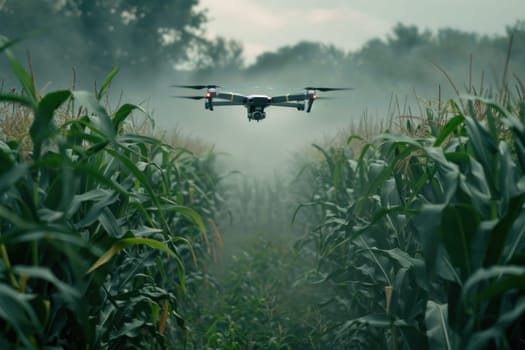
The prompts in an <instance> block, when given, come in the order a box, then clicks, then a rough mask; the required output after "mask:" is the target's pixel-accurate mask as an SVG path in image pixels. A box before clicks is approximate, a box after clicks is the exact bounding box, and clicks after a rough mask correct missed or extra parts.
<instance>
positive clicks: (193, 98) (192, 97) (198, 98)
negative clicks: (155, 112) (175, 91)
mask: <svg viewBox="0 0 525 350" xmlns="http://www.w3.org/2000/svg"><path fill="white" fill-rule="evenodd" d="M171 97H176V98H188V99H190V100H202V99H203V98H207V97H206V96H202V95H200V96H171Z"/></svg>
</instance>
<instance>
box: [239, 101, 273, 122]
mask: <svg viewBox="0 0 525 350" xmlns="http://www.w3.org/2000/svg"><path fill="white" fill-rule="evenodd" d="M271 103H272V98H271V97H269V96H265V95H249V96H246V104H245V106H246V109H247V110H248V120H249V121H251V120H257V121H259V120H263V119H264V118H266V112H265V111H264V108H266V107H267V106H269V105H270V104H271Z"/></svg>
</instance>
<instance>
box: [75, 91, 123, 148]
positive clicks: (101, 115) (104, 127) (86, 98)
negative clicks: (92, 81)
mask: <svg viewBox="0 0 525 350" xmlns="http://www.w3.org/2000/svg"><path fill="white" fill-rule="evenodd" d="M73 97H74V99H75V100H76V101H78V103H79V104H80V105H81V106H83V107H84V108H86V109H87V112H88V115H87V116H88V118H89V120H90V121H91V123H92V124H93V126H94V127H95V128H96V129H97V130H99V131H100V132H101V133H102V135H104V136H105V137H106V138H107V139H108V140H109V141H111V142H114V141H115V136H116V132H115V128H114V127H113V123H112V122H111V118H110V117H109V115H108V113H107V112H106V110H105V109H104V107H102V105H101V104H100V102H99V101H98V100H97V98H96V96H95V95H94V94H92V93H90V92H87V91H74V92H73Z"/></svg>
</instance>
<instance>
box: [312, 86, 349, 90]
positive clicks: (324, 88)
mask: <svg viewBox="0 0 525 350" xmlns="http://www.w3.org/2000/svg"><path fill="white" fill-rule="evenodd" d="M304 89H305V90H317V91H338V90H353V89H354V88H347V87H344V88H340V87H337V88H330V87H315V86H307V87H305V88H304Z"/></svg>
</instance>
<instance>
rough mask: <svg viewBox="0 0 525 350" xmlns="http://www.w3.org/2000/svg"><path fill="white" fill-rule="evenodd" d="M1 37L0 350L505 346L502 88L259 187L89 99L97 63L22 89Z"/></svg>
mask: <svg viewBox="0 0 525 350" xmlns="http://www.w3.org/2000/svg"><path fill="white" fill-rule="evenodd" d="M13 44H14V42H10V41H7V40H4V41H3V42H0V52H2V53H3V54H4V55H6V56H7V58H8V60H9V62H10V65H11V69H12V72H13V74H14V75H15V76H16V77H17V79H18V81H19V84H20V91H10V92H4V91H0V104H1V105H0V123H1V124H0V127H1V129H0V137H1V139H0V164H1V166H0V255H1V260H0V329H1V333H0V348H2V349H4V348H5V349H18V348H22V349H62V348H67V349H70V348H72V349H129V348H132V349H133V348H136V349H165V348H170V349H172V348H173V349H179V348H180V349H489V348H490V349H492V348H496V349H522V348H525V331H524V330H525V321H524V315H525V293H524V290H525V264H524V262H525V210H524V203H525V177H524V173H525V87H524V85H523V84H522V83H521V81H520V80H519V79H518V78H517V77H516V78H515V80H513V81H512V82H509V81H507V80H505V81H504V84H503V86H502V88H501V89H500V90H499V91H498V92H497V93H494V92H492V91H490V90H484V89H483V88H481V87H480V88H479V89H477V88H473V87H470V88H469V93H468V94H467V95H461V94H458V96H457V98H456V99H454V100H450V101H441V100H439V101H438V102H437V103H434V104H432V103H431V104H428V105H425V106H424V108H421V115H419V116H402V117H399V118H398V119H397V120H396V122H397V124H391V125H390V130H384V132H383V133H379V134H378V135H375V136H374V137H367V138H364V137H361V136H359V135H356V134H351V135H346V137H345V141H346V142H342V143H338V144H335V143H334V144H333V145H326V146H319V145H314V149H315V151H316V152H317V154H316V155H315V156H310V154H308V155H307V156H306V157H304V158H305V159H303V161H302V165H301V166H295V167H293V168H292V176H290V177H289V178H288V177H283V178H276V179H275V181H274V182H273V183H266V184H261V183H257V182H254V181H253V180H251V179H249V178H248V177H245V176H242V175H239V174H236V173H235V172H234V173H233V174H230V175H229V176H226V177H225V176H223V175H221V174H220V173H219V171H218V166H217V162H218V160H217V156H218V155H217V154H216V153H215V152H213V151H205V152H197V153H193V152H192V151H190V150H188V149H186V148H183V147H179V146H172V145H170V144H169V143H167V142H165V141H163V140H162V138H159V137H155V136H154V135H151V133H147V132H141V128H138V131H137V128H135V127H134V117H135V115H137V114H140V115H144V116H145V117H144V118H146V120H148V118H149V117H148V115H147V112H145V111H144V110H143V109H142V108H141V107H140V106H138V105H133V104H123V105H121V106H119V107H117V108H115V109H112V108H111V107H109V106H108V105H107V104H106V103H105V102H104V101H105V97H106V96H107V94H108V91H109V86H110V83H111V80H112V79H113V77H114V76H115V74H117V69H115V70H113V71H112V72H110V74H109V75H108V76H107V77H106V78H105V80H104V82H103V83H102V84H101V86H100V88H99V89H98V91H95V92H87V91H76V90H73V89H70V90H59V91H53V92H49V93H47V94H45V95H43V96H41V95H40V94H39V92H38V91H37V90H36V88H35V83H34V77H33V76H32V74H31V73H30V72H28V71H27V70H26V69H25V68H24V67H23V66H22V65H21V64H20V63H19V61H18V60H17V59H16V58H15V57H14V55H13V54H12V53H11V52H10V51H9V46H11V45H13ZM511 86H512V87H511ZM142 131H144V129H142ZM317 155H319V157H318V156H317ZM228 213H230V214H228ZM226 230H229V232H228V233H226V232H225V231H226ZM250 231H256V232H250ZM239 240H243V242H242V244H240V247H239V248H238V249H233V248H232V247H231V246H232V245H233V244H234V242H236V241H237V242H238V241H239ZM229 249H230V250H229Z"/></svg>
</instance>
